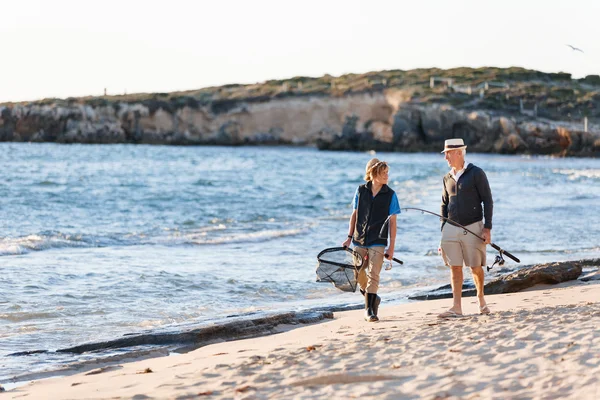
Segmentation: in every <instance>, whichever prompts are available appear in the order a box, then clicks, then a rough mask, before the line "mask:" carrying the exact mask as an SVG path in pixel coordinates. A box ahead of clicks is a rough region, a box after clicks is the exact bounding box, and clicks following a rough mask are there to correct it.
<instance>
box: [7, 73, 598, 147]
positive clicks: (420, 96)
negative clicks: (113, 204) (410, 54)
mask: <svg viewBox="0 0 600 400" xmlns="http://www.w3.org/2000/svg"><path fill="white" fill-rule="evenodd" d="M415 71H416V70H413V71H387V72H386V73H378V74H376V75H373V74H371V75H369V74H365V75H360V76H356V75H351V76H344V77H338V78H334V77H322V78H314V79H313V78H293V79H291V80H288V81H269V82H266V83H264V84H261V85H245V86H244V85H230V86H225V87H220V88H207V89H204V90H201V91H197V92H184V93H177V94H153V95H139V96H137V97H136V96H114V97H105V98H87V99H66V100H44V101H39V102H33V103H18V104H3V105H0V141H27V142H58V143H148V144H175V145H196V144H223V145H244V144H299V145H300V144H317V145H318V146H319V147H320V148H322V149H331V150H370V149H377V150H389V151H438V150H439V148H440V147H441V144H442V143H443V141H444V140H445V139H447V138H452V137H463V138H464V139H465V140H466V141H467V143H468V144H469V146H470V147H469V148H470V150H472V151H478V152H497V153H532V154H558V155H581V156H598V155H600V129H598V127H597V125H596V124H595V123H596V122H597V121H598V117H600V112H599V110H598V108H600V107H597V106H600V86H595V85H596V84H597V83H596V82H595V81H594V80H593V79H592V78H590V79H588V78H589V77H588V78H586V79H588V81H585V82H576V83H573V81H572V80H570V76H567V77H564V76H562V75H558V74H546V75H539V74H541V73H537V75H536V74H533V75H531V73H532V72H531V71H530V73H528V74H525V73H524V72H523V71H527V70H519V71H514V70H510V71H511V74H512V75H510V74H508V72H507V71H506V70H500V69H492V70H489V69H488V70H485V71H484V72H481V71H480V72H481V73H476V72H477V71H479V70H471V69H468V71H470V72H469V73H470V75H469V76H468V77H465V76H464V75H465V69H461V70H460V71H459V72H457V71H456V70H446V71H443V70H418V71H420V72H419V74H416V72H415ZM490 71H492V72H493V74H492V72H490ZM498 71H500V72H498ZM433 74H438V75H442V76H453V77H454V78H447V77H446V78H443V77H442V78H440V77H434V75H433ZM457 74H459V75H460V76H462V78H463V79H462V83H456V82H457V81H458V82H461V80H460V79H458V78H456V77H455V76H456V75H457ZM486 74H487V75H486ZM490 74H491V75H490ZM502 74H503V75H502ZM557 75H558V76H557ZM499 76H502V77H505V78H506V77H508V78H511V79H512V80H509V79H508V78H507V80H505V81H497V80H496V81H492V80H491V79H497V78H498V77H499ZM398 77H401V79H400V78H398ZM342 78H343V79H342ZM436 79H437V81H436ZM440 82H441V83H440ZM465 82H467V83H468V85H467V84H466V83H465ZM590 82H591V83H590ZM575 86H576V88H573V87H575ZM523 99H525V103H524V101H523ZM524 104H525V106H526V107H531V105H532V104H533V105H534V107H535V112H533V111H531V108H529V109H526V107H524ZM538 107H539V108H538ZM588 115H589V120H590V124H589V126H588V129H587V132H586V131H585V129H584V125H583V123H582V116H588Z"/></svg>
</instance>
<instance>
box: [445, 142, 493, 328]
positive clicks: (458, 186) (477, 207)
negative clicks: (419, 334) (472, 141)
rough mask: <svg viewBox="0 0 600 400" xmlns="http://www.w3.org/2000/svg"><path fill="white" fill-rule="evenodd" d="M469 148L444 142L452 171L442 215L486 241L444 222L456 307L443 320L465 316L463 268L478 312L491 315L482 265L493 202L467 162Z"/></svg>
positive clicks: (476, 171)
mask: <svg viewBox="0 0 600 400" xmlns="http://www.w3.org/2000/svg"><path fill="white" fill-rule="evenodd" d="M466 149H467V146H465V144H464V142H463V140H462V139H448V140H446V142H445V145H444V151H442V153H445V159H446V161H447V162H448V166H449V167H450V168H451V170H450V172H448V174H446V175H445V176H444V189H443V191H442V207H441V215H442V216H444V217H446V218H449V219H450V220H452V221H455V222H458V223H459V224H461V225H463V226H465V227H466V228H467V229H469V230H471V231H473V232H474V233H476V234H478V235H479V236H481V237H483V238H484V239H485V242H483V241H482V240H481V239H479V238H477V237H476V236H475V235H471V234H470V233H468V232H466V231H465V230H464V229H462V228H460V227H457V226H455V225H452V224H451V223H446V222H445V220H443V221H442V241H441V244H440V247H441V254H442V258H443V259H444V263H445V264H446V265H447V266H449V267H450V269H451V280H452V297H453V300H454V304H453V306H452V308H450V309H449V310H448V311H445V312H443V313H442V314H440V315H439V317H440V318H452V317H459V316H462V304H461V298H462V285H463V266H465V267H471V273H472V275H473V280H474V281H475V287H476V288H477V300H478V303H479V312H480V313H481V314H489V313H490V309H489V307H488V306H487V304H486V302H485V299H484V297H483V285H484V278H483V266H484V265H485V264H486V260H485V246H486V244H488V243H490V242H491V240H492V233H491V230H492V213H493V207H494V202H493V200H492V192H491V190H490V185H489V183H488V180H487V176H486V175H485V173H484V172H483V170H482V169H481V168H479V167H477V166H475V165H473V164H471V163H468V162H466V161H465V155H466V152H467V150H466ZM482 203H483V207H482ZM484 216H485V223H484V222H483V218H484Z"/></svg>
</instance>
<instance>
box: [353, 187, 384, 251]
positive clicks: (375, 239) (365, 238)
mask: <svg viewBox="0 0 600 400" xmlns="http://www.w3.org/2000/svg"><path fill="white" fill-rule="evenodd" d="M371 185H372V183H371V182H368V183H367V184H365V185H360V186H359V187H358V207H357V214H356V227H355V229H354V236H353V238H352V239H353V240H354V243H355V244H357V245H359V246H372V245H383V246H387V237H388V227H389V224H386V226H385V229H384V230H383V232H382V235H381V237H383V238H384V239H380V238H379V231H380V230H381V227H382V226H383V223H384V222H385V220H386V219H387V217H388V215H389V212H390V204H391V202H392V196H393V195H394V191H393V190H392V189H390V187H389V186H388V185H383V186H382V187H381V189H380V190H379V193H377V196H375V198H373V195H372V194H371Z"/></svg>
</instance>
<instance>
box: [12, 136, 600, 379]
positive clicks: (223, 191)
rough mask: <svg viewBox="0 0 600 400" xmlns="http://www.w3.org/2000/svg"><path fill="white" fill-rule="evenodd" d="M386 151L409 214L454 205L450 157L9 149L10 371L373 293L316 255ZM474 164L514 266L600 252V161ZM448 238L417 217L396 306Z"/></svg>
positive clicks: (391, 286)
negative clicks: (445, 192) (333, 274)
mask: <svg viewBox="0 0 600 400" xmlns="http://www.w3.org/2000/svg"><path fill="white" fill-rule="evenodd" d="M372 157H377V158H379V159H380V160H384V161H387V162H388V163H389V166H390V173H389V175H390V181H389V185H390V186H391V188H392V189H394V190H395V191H396V193H397V195H398V198H399V201H400V205H401V208H403V209H404V208H410V207H417V208H422V209H426V210H429V211H433V212H439V209H440V199H441V192H442V177H443V175H444V174H445V173H447V171H448V166H447V164H446V162H445V161H444V157H443V155H442V154H433V153H427V154H425V153H382V152H378V153H374V152H323V151H319V150H317V149H315V148H304V147H301V148H299V147H216V146H215V147H206V146H204V147H193V146H190V147H176V146H151V145H79V144H73V145H60V144H50V143H43V144H39V143H36V144H33V143H2V144H0V168H1V170H2V171H3V173H2V177H1V178H0V383H2V384H4V385H6V384H8V383H11V382H13V383H14V382H20V381H24V380H28V379H31V377H32V376H33V375H32V374H35V373H47V374H52V373H53V371H56V373H60V371H61V370H63V369H64V368H65V366H67V367H68V366H69V365H73V364H76V363H81V362H83V361H86V360H93V359H100V360H101V359H102V358H106V357H111V356H114V355H118V354H121V355H123V354H125V355H127V354H128V353H129V352H134V351H139V349H134V348H110V349H105V350H98V351H94V352H90V353H83V354H72V353H62V352H57V351H56V350H59V349H65V348H68V347H72V346H78V345H82V344H89V343H100V342H103V341H111V340H115V339H118V338H121V337H124V336H125V335H136V334H141V333H152V332H162V331H165V330H167V331H169V332H177V331H184V330H187V329H193V328H197V327H203V326H214V325H218V324H221V323H223V321H225V320H226V319H227V317H230V316H236V317H237V318H242V319H243V318H255V317H257V316H266V315H275V314H278V313H287V312H301V311H303V310H311V309H315V308H324V307H325V308H326V307H339V306H344V305H359V304H360V303H362V299H361V296H360V295H358V294H357V293H346V292H342V291H340V290H338V289H336V288H335V287H334V286H333V285H331V284H329V283H323V282H316V274H315V268H316V265H317V260H316V256H317V254H318V253H319V251H321V250H323V249H325V248H328V247H336V246H340V245H341V243H342V242H343V241H344V240H345V238H346V235H347V232H348V221H349V217H350V214H351V212H352V209H351V202H352V197H353V195H354V192H355V190H356V188H357V186H358V185H360V184H362V183H364V181H363V177H364V167H365V164H366V163H367V161H369V159H371V158H372ZM467 161H468V162H471V163H474V164H475V165H477V166H479V167H481V168H482V169H483V170H484V171H485V172H486V174H487V176H488V179H489V182H490V185H491V189H492V194H493V197H494V218H493V226H494V228H493V230H492V235H493V237H492V241H493V242H494V243H496V244H497V245H499V246H501V247H502V248H503V249H505V250H508V251H509V252H510V253H512V254H514V255H515V256H517V257H519V258H520V260H521V264H517V263H515V262H513V261H511V260H509V259H507V261H506V264H505V266H504V267H503V268H505V269H506V268H508V269H509V270H512V269H516V268H519V267H521V266H523V265H527V264H535V263H543V262H551V261H563V260H578V259H584V258H598V257H600V243H599V240H598V238H600V212H599V204H600V203H599V199H600V159H590V158H554V157H549V156H523V155H490V154H471V153H467ZM439 241H440V222H439V219H438V218H437V217H435V216H432V215H429V214H425V213H421V212H418V211H413V210H403V211H402V213H401V214H400V215H399V216H398V232H397V238H396V252H395V256H396V257H397V258H399V259H401V260H402V261H404V264H403V265H398V264H396V265H394V266H393V268H392V269H391V270H389V271H382V275H381V288H380V294H381V296H382V297H383V300H384V301H383V303H382V306H381V307H382V308H383V307H385V305H386V303H388V304H392V303H399V302H409V301H410V300H408V296H409V295H411V294H414V293H419V292H424V291H427V290H429V289H431V288H435V287H438V286H440V285H444V284H447V283H448V282H449V272H448V270H447V268H446V267H444V266H443V263H442V261H441V259H440V257H439V255H438V250H437V249H438V245H439ZM488 247H489V246H488ZM495 254H496V252H495V251H494V250H493V249H491V248H490V249H489V250H488V262H489V263H491V262H493V260H494V256H495ZM493 277H494V274H493V273H490V274H488V275H487V277H486V279H492V278H493ZM150 347H151V346H150ZM18 354H21V355H18Z"/></svg>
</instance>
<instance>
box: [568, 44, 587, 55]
mask: <svg viewBox="0 0 600 400" xmlns="http://www.w3.org/2000/svg"><path fill="white" fill-rule="evenodd" d="M567 46H569V47H570V48H571V49H573V51H580V52H582V53H583V50H581V49H578V48H577V47H575V46H571V45H570V44H568V45H567Z"/></svg>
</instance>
